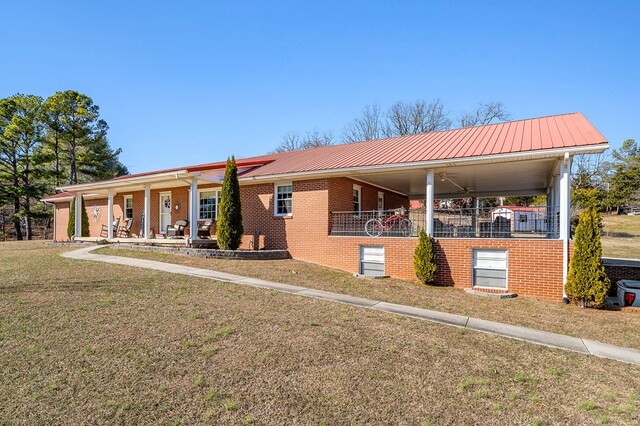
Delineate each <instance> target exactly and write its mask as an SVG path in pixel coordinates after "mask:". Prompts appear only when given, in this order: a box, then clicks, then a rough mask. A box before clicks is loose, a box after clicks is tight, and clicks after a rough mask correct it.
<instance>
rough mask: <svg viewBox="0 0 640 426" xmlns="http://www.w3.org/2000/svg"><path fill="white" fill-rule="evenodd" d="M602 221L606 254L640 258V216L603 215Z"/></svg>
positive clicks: (604, 251) (603, 249)
mask: <svg viewBox="0 0 640 426" xmlns="http://www.w3.org/2000/svg"><path fill="white" fill-rule="evenodd" d="M602 223H603V225H604V229H603V230H602V253H603V255H604V256H606V257H622V258H626V259H640V216H627V215H616V214H612V215H603V216H602Z"/></svg>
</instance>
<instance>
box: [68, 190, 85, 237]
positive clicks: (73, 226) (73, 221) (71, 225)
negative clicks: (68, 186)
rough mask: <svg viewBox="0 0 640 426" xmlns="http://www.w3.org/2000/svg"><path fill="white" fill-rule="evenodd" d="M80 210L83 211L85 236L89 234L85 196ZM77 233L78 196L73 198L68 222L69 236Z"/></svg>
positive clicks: (83, 233) (83, 231)
mask: <svg viewBox="0 0 640 426" xmlns="http://www.w3.org/2000/svg"><path fill="white" fill-rule="evenodd" d="M80 211H81V212H82V231H81V234H82V236H83V237H88V236H89V215H88V214H87V209H86V208H85V205H84V198H83V199H82V201H81V207H80ZM75 233H76V197H73V200H71V206H70V207H69V223H68V224H67V237H68V238H69V239H71V237H73V236H74V235H75Z"/></svg>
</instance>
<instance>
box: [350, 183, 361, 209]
mask: <svg viewBox="0 0 640 426" xmlns="http://www.w3.org/2000/svg"><path fill="white" fill-rule="evenodd" d="M353 191H358V210H356V209H355V207H353V209H354V210H353V211H354V212H355V213H354V216H360V213H362V186H360V185H356V184H354V185H353ZM351 203H352V204H353V192H352V193H351Z"/></svg>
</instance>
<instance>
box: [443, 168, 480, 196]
mask: <svg viewBox="0 0 640 426" xmlns="http://www.w3.org/2000/svg"><path fill="white" fill-rule="evenodd" d="M440 182H449V183H451V184H452V185H454V186H456V187H457V188H460V190H461V191H462V192H463V193H464V195H469V193H470V192H473V189H471V188H469V187H468V186H460V185H458V184H457V183H455V182H454V181H452V180H451V179H450V178H449V176H447V174H446V173H444V172H442V173H440Z"/></svg>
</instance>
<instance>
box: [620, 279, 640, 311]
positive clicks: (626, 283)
mask: <svg viewBox="0 0 640 426" xmlns="http://www.w3.org/2000/svg"><path fill="white" fill-rule="evenodd" d="M618 304H620V306H635V307H640V281H636V280H620V281H618Z"/></svg>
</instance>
